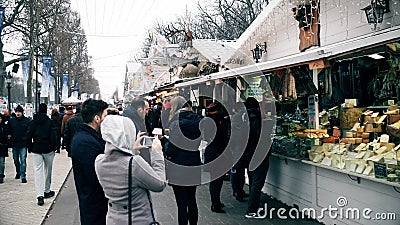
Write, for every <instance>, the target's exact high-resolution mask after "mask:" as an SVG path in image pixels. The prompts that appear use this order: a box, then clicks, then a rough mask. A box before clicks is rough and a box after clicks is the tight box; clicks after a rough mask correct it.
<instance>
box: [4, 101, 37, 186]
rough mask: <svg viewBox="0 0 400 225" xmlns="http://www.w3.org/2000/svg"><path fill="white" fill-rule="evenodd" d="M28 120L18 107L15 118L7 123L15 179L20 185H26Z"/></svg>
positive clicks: (20, 107) (22, 109)
mask: <svg viewBox="0 0 400 225" xmlns="http://www.w3.org/2000/svg"><path fill="white" fill-rule="evenodd" d="M30 121H31V120H30V119H28V118H26V117H25V116H24V108H22V106H20V105H18V106H17V108H15V118H11V119H10V120H9V122H8V124H9V127H10V135H11V146H12V153H13V159H14V165H15V170H16V172H17V174H16V175H15V179H20V178H21V182H22V183H26V182H27V180H26V152H27V151H26V147H27V145H26V132H27V131H28V126H29V123H30Z"/></svg>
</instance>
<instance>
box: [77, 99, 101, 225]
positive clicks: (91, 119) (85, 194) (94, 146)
mask: <svg viewBox="0 0 400 225" xmlns="http://www.w3.org/2000/svg"><path fill="white" fill-rule="evenodd" d="M107 107H108V104H107V103H106V102H104V101H102V100H94V99H88V100H86V101H85V102H83V104H82V109H81V113H80V115H81V116H82V119H83V123H82V124H79V125H78V128H77V130H76V133H75V135H74V137H73V138H72V142H71V158H72V170H73V173H74V178H75V187H76V191H77V193H78V200H79V211H80V217H81V224H82V225H93V224H96V225H103V224H106V215H107V208H108V205H107V203H108V200H107V198H106V197H105V194H104V191H103V188H102V187H101V185H100V182H99V180H98V179H97V176H96V171H95V166H94V163H95V159H96V157H97V156H98V155H99V154H104V147H105V142H104V140H103V139H102V137H101V134H100V133H99V130H100V124H101V123H102V121H103V120H104V118H105V117H106V115H107Z"/></svg>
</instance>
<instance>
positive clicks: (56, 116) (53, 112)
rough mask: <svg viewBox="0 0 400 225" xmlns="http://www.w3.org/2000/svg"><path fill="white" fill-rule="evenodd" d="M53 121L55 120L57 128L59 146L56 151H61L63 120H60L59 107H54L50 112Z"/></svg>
mask: <svg viewBox="0 0 400 225" xmlns="http://www.w3.org/2000/svg"><path fill="white" fill-rule="evenodd" d="M50 118H51V121H52V122H53V124H54V126H55V127H56V129H57V148H56V152H57V153H60V148H61V120H60V113H59V112H58V110H57V109H52V110H51V114H50Z"/></svg>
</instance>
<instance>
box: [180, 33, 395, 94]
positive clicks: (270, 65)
mask: <svg viewBox="0 0 400 225" xmlns="http://www.w3.org/2000/svg"><path fill="white" fill-rule="evenodd" d="M399 37H400V26H396V27H392V28H391V29H386V30H381V31H378V32H373V33H370V34H367V35H363V36H360V37H356V38H353V39H349V40H346V41H341V42H339V43H334V44H331V45H327V46H322V47H317V48H313V49H310V50H308V51H305V52H300V53H297V54H293V55H289V56H285V57H282V58H278V59H274V60H270V61H266V62H260V63H256V64H252V65H248V66H243V67H239V68H235V69H231V70H225V71H221V72H217V73H213V74H210V75H206V76H203V77H196V78H197V79H193V80H189V81H185V82H181V83H178V84H176V85H175V86H176V87H185V86H190V85H196V84H200V83H204V82H206V81H208V80H216V79H226V78H230V77H237V76H247V75H256V74H262V73H265V72H268V71H271V70H276V69H279V68H285V67H286V68H287V67H291V66H296V65H301V64H305V63H307V62H311V61H314V60H320V59H332V58H335V57H338V56H341V55H343V54H349V53H350V52H352V51H355V50H360V49H363V48H364V49H365V48H368V47H372V46H376V45H378V44H383V43H388V42H391V41H396V40H399Z"/></svg>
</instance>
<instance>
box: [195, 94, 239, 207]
mask: <svg viewBox="0 0 400 225" xmlns="http://www.w3.org/2000/svg"><path fill="white" fill-rule="evenodd" d="M207 111H208V112H207V117H206V118H205V119H204V120H203V121H202V123H201V124H200V127H201V129H204V131H202V133H203V134H204V135H203V138H204V139H205V141H207V143H208V144H207V147H206V149H205V152H204V162H205V163H206V164H207V163H211V162H212V161H214V160H216V159H217V158H218V157H220V156H221V154H223V153H224V151H225V150H226V149H227V145H228V142H229V138H230V119H229V115H228V112H227V111H226V110H225V108H224V106H223V105H222V104H221V103H219V102H213V103H211V104H210V105H209V106H208V107H207ZM227 156H231V154H229V153H228V152H226V153H225V154H224V155H222V157H224V160H223V162H222V164H230V161H231V160H232V159H231V157H230V158H227ZM207 167H212V168H207ZM229 168H230V167H229ZM205 169H206V170H207V171H208V172H210V175H211V182H210V186H209V188H210V196H211V211H212V212H215V213H225V210H223V209H222V208H223V207H224V204H223V203H221V189H222V185H223V183H224V177H225V173H226V172H227V171H222V167H221V169H220V168H217V167H216V166H210V165H206V167H205ZM228 170H229V169H228Z"/></svg>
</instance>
